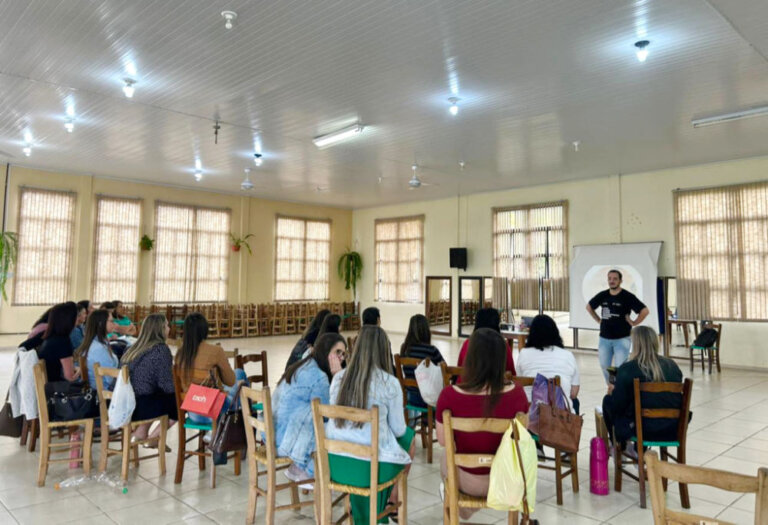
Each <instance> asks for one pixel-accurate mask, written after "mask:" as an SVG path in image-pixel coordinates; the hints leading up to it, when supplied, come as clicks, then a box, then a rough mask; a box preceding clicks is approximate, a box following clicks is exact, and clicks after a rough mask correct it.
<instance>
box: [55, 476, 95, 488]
mask: <svg viewBox="0 0 768 525" xmlns="http://www.w3.org/2000/svg"><path fill="white" fill-rule="evenodd" d="M89 480H90V476H72V477H71V478H67V479H65V480H63V481H60V482H58V483H54V485H53V488H54V489H56V490H61V489H66V488H69V487H79V486H80V485H82V484H83V483H86V482H88V481H89Z"/></svg>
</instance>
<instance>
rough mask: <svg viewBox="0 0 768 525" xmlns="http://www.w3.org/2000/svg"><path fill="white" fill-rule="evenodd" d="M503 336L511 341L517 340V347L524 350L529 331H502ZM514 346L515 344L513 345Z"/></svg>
mask: <svg viewBox="0 0 768 525" xmlns="http://www.w3.org/2000/svg"><path fill="white" fill-rule="evenodd" d="M501 335H502V337H504V339H506V340H507V341H509V342H510V344H511V343H512V342H513V341H514V342H517V349H518V350H522V349H523V347H524V346H525V341H526V340H527V339H528V332H522V331H520V330H513V331H511V332H501ZM513 346H514V345H513Z"/></svg>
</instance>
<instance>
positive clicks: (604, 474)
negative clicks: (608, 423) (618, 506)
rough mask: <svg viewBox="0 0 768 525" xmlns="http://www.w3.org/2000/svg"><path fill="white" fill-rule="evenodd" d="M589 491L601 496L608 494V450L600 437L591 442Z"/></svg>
mask: <svg viewBox="0 0 768 525" xmlns="http://www.w3.org/2000/svg"><path fill="white" fill-rule="evenodd" d="M589 491H590V492H592V494H597V495H599V496H605V495H607V494H608V451H607V450H606V448H605V441H603V438H599V437H593V438H592V441H590V442H589Z"/></svg>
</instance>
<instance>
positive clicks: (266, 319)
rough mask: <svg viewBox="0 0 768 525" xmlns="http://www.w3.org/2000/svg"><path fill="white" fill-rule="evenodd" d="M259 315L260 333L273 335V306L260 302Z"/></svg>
mask: <svg viewBox="0 0 768 525" xmlns="http://www.w3.org/2000/svg"><path fill="white" fill-rule="evenodd" d="M258 315H259V335H272V315H273V307H272V305H269V304H260V305H259V306H258Z"/></svg>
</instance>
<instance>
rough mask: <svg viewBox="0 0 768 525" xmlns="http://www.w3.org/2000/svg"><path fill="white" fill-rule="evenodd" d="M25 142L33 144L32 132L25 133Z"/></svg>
mask: <svg viewBox="0 0 768 525" xmlns="http://www.w3.org/2000/svg"><path fill="white" fill-rule="evenodd" d="M24 142H26V143H27V144H32V132H31V131H25V132H24Z"/></svg>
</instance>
